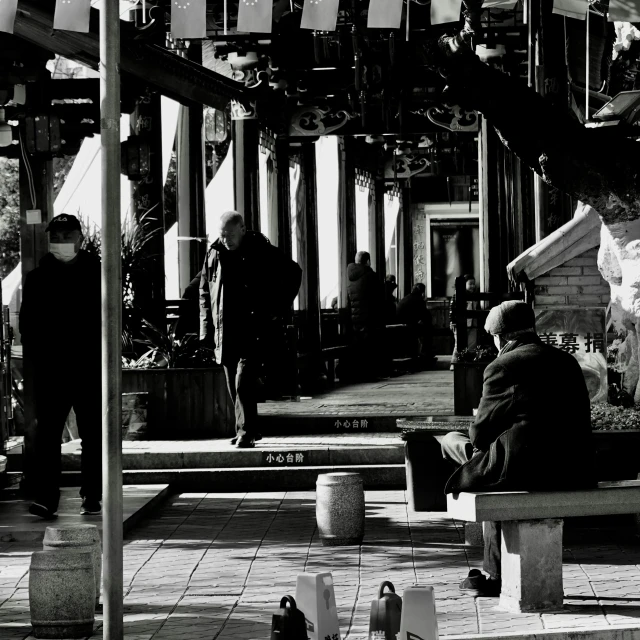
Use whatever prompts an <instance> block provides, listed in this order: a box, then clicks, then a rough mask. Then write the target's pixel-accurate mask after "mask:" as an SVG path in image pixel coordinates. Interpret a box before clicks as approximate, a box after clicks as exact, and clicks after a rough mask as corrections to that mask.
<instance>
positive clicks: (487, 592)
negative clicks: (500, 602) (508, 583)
mask: <svg viewBox="0 0 640 640" xmlns="http://www.w3.org/2000/svg"><path fill="white" fill-rule="evenodd" d="M501 587H502V582H501V581H500V580H496V579H493V578H487V577H486V576H485V575H483V574H482V572H481V571H479V570H478V569H471V571H469V575H468V576H467V577H466V578H465V579H464V580H463V581H462V582H461V583H460V591H462V592H463V593H465V594H467V595H469V596H473V597H485V598H491V597H496V596H499V595H500V588H501Z"/></svg>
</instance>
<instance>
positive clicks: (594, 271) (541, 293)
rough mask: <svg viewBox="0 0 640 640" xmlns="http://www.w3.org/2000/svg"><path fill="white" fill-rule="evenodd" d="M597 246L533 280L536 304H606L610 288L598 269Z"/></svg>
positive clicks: (564, 305) (585, 305) (581, 305)
mask: <svg viewBox="0 0 640 640" xmlns="http://www.w3.org/2000/svg"><path fill="white" fill-rule="evenodd" d="M597 262H598V248H597V247H596V248H595V249H589V250H588V251H585V252H584V253H583V254H581V255H580V256H578V257H577V258H572V259H571V260H568V261H567V262H565V263H564V264H563V265H561V266H559V267H556V268H555V269H551V271H549V272H547V273H545V274H544V275H543V276H539V277H538V278H536V279H535V304H536V306H548V305H550V306H556V305H557V306H563V307H566V306H580V307H589V306H606V305H607V304H609V294H610V288H609V285H608V284H607V282H606V280H604V279H603V278H602V276H601V275H600V272H599V271H598V264H597Z"/></svg>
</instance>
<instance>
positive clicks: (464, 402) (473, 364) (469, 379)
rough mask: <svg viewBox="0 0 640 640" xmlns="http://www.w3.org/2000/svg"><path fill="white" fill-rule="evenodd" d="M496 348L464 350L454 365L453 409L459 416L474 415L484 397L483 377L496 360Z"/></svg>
mask: <svg viewBox="0 0 640 640" xmlns="http://www.w3.org/2000/svg"><path fill="white" fill-rule="evenodd" d="M496 355H497V352H496V350H495V348H494V347H488V346H477V347H472V348H470V349H469V348H467V349H462V350H461V351H460V352H458V360H457V361H456V362H454V363H453V407H454V412H455V414H456V415H457V416H470V415H473V410H474V409H476V408H477V407H478V404H479V403H480V398H481V397H482V377H483V375H484V370H485V369H486V368H487V365H488V364H489V363H490V362H492V361H493V360H495V358H496Z"/></svg>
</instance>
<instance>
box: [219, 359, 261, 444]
mask: <svg viewBox="0 0 640 640" xmlns="http://www.w3.org/2000/svg"><path fill="white" fill-rule="evenodd" d="M222 367H223V368H224V375H225V376H226V378H227V389H229V395H230V396H231V400H232V401H233V404H234V406H235V414H236V435H237V436H238V438H243V437H246V438H253V437H255V435H256V433H257V432H258V372H259V363H258V361H257V360H254V359H252V358H240V357H238V358H230V359H228V360H226V361H225V362H223V363H222Z"/></svg>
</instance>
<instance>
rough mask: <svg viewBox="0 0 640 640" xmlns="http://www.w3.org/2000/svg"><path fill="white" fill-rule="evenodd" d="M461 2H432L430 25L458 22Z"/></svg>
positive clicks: (453, 0) (454, 0)
mask: <svg viewBox="0 0 640 640" xmlns="http://www.w3.org/2000/svg"><path fill="white" fill-rule="evenodd" d="M461 8H462V0H432V2H431V24H444V23H446V22H458V20H460V9H461Z"/></svg>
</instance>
